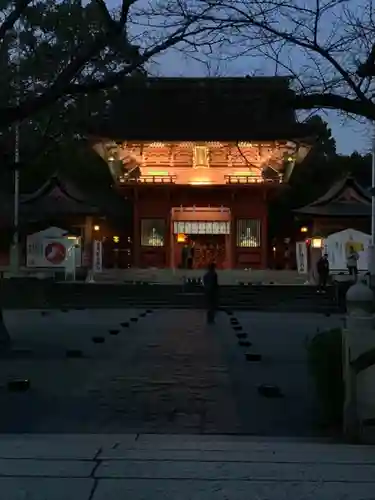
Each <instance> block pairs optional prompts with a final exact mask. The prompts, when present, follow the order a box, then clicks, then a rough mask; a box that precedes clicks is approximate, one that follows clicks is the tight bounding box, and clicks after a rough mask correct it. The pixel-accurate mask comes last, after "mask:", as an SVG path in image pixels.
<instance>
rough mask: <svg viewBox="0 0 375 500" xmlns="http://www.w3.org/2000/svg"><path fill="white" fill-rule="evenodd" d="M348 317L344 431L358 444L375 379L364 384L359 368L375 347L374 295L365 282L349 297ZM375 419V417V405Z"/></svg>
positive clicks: (355, 285) (348, 292)
mask: <svg viewBox="0 0 375 500" xmlns="http://www.w3.org/2000/svg"><path fill="white" fill-rule="evenodd" d="M346 305H347V318H346V327H345V328H344V329H343V334H342V348H343V379H344V386H345V397H344V408H343V431H344V435H345V436H346V438H347V439H349V440H351V441H357V440H359V439H360V438H361V427H362V425H361V424H362V422H363V420H364V419H365V418H366V413H367V410H366V408H367V407H368V405H369V403H370V401H369V397H370V399H372V397H371V396H370V394H369V391H368V389H369V387H368V385H369V384H370V386H371V385H374V388H375V372H374V376H373V378H372V380H367V381H366V382H364V380H362V378H361V377H363V375H365V374H364V373H363V374H361V373H360V371H361V369H360V368H359V367H358V361H359V360H360V357H361V356H362V355H363V354H364V353H366V352H367V351H369V350H370V349H372V348H374V347H375V332H374V316H373V307H374V294H373V292H372V290H371V289H370V288H369V287H368V286H367V285H366V284H364V283H363V282H360V281H359V282H357V283H355V284H354V285H353V286H351V287H350V288H349V290H348V291H347V294H346ZM370 392H371V391H370ZM373 406H374V408H373V409H374V416H375V405H374V404H373Z"/></svg>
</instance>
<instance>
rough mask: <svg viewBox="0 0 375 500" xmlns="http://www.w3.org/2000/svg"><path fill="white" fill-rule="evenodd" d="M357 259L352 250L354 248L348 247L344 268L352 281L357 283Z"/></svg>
mask: <svg viewBox="0 0 375 500" xmlns="http://www.w3.org/2000/svg"><path fill="white" fill-rule="evenodd" d="M358 259H359V255H358V253H357V252H356V251H355V250H354V247H352V246H351V247H349V252H348V255H347V258H346V267H347V268H348V271H349V274H350V276H353V278H354V281H357V276H358Z"/></svg>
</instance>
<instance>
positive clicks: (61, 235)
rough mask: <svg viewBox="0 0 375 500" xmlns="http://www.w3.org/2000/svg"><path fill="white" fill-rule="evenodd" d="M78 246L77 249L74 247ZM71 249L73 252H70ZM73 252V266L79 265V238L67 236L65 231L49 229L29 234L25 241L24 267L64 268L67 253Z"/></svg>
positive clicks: (56, 228)
mask: <svg viewBox="0 0 375 500" xmlns="http://www.w3.org/2000/svg"><path fill="white" fill-rule="evenodd" d="M77 244H78V248H75V245H77ZM72 248H73V250H71V249H72ZM71 251H73V252H74V262H75V265H80V262H81V248H80V246H79V238H76V237H73V239H72V238H71V237H69V236H68V232H67V231H66V230H65V229H60V228H58V227H50V228H48V229H45V230H43V231H40V232H38V233H34V234H31V235H29V236H28V237H27V240H26V266H27V267H32V268H65V267H66V263H67V259H68V256H69V252H71Z"/></svg>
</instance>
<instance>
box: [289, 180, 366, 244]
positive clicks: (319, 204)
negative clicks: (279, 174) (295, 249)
mask: <svg viewBox="0 0 375 500" xmlns="http://www.w3.org/2000/svg"><path fill="white" fill-rule="evenodd" d="M295 213H296V215H297V217H298V219H299V221H300V223H301V226H306V228H308V235H310V236H313V235H314V236H321V237H326V236H328V235H330V234H333V233H337V232H339V231H343V230H344V229H348V228H351V229H356V230H357V231H362V232H364V233H367V234H370V231H371V193H370V191H369V190H366V189H365V188H363V187H362V186H361V185H360V184H359V183H358V182H357V181H356V180H355V178H354V177H353V176H351V175H346V176H345V177H343V178H342V179H340V180H339V181H337V182H335V183H334V184H333V185H332V187H331V188H330V189H329V190H328V191H327V192H326V193H325V194H324V195H323V196H321V197H320V198H318V199H317V200H315V201H313V202H312V203H310V204H309V205H306V206H305V207H302V208H299V209H297V210H295Z"/></svg>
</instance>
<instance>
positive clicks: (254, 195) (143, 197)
mask: <svg viewBox="0 0 375 500" xmlns="http://www.w3.org/2000/svg"><path fill="white" fill-rule="evenodd" d="M124 86H125V88H124V92H123V94H122V95H121V96H120V97H119V99H118V101H117V102H115V103H114V105H113V107H112V110H111V111H109V112H108V115H107V116H105V117H103V118H102V119H100V120H98V121H97V122H96V123H95V124H94V125H93V126H91V129H90V130H89V133H90V138H91V141H92V144H93V147H94V149H95V150H96V151H97V152H98V154H100V155H101V156H102V157H103V158H104V159H105V160H106V161H107V163H108V165H109V168H110V170H111V173H112V175H113V177H114V179H115V185H116V188H117V190H118V191H119V192H120V193H121V194H122V196H123V197H124V198H127V199H130V200H132V202H133V219H134V228H133V266H134V267H179V266H180V265H181V255H182V247H183V246H184V244H188V245H191V246H193V245H194V247H195V251H194V267H195V268H201V267H205V266H206V265H207V263H208V262H209V261H212V260H214V261H216V263H217V265H218V267H219V268H227V269H228V268H266V267H267V254H268V241H267V233H268V230H267V215H268V208H267V207H268V199H269V196H270V193H271V192H273V191H274V190H277V189H279V188H280V185H281V184H282V183H283V182H287V180H288V178H289V176H290V173H291V171H292V169H293V167H294V165H295V163H298V162H300V161H301V160H302V159H303V158H304V157H305V156H306V154H307V152H308V151H309V149H310V147H311V143H312V137H313V135H314V134H313V131H312V130H311V129H310V128H309V127H307V126H306V125H303V124H300V123H298V122H297V121H296V117H295V113H294V110H293V108H292V105H291V98H292V97H293V92H292V91H291V90H290V88H289V80H288V79H286V78H279V77H277V78H149V79H137V78H128V79H127V80H126V81H125V83H124Z"/></svg>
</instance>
